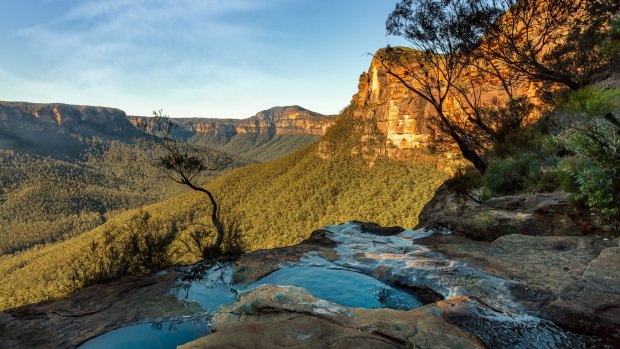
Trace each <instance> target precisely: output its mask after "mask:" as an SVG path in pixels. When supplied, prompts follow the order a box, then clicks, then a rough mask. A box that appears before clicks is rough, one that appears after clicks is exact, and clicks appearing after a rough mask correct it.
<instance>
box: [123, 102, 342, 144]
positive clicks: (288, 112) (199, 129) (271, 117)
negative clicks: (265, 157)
mask: <svg viewBox="0 0 620 349" xmlns="http://www.w3.org/2000/svg"><path fill="white" fill-rule="evenodd" d="M137 119H138V118H136V117H133V118H130V121H131V122H132V123H133V124H134V125H135V124H136V121H137ZM335 120H336V116H335V115H323V114H319V113H315V112H313V111H310V110H307V109H304V108H302V107H299V106H290V107H274V108H271V109H268V110H264V111H261V112H259V113H257V114H256V115H255V116H252V117H250V118H247V119H207V118H204V119H203V118H193V119H174V121H175V122H176V123H178V125H179V126H181V127H182V128H183V129H184V130H185V131H188V132H192V133H198V134H203V135H208V136H224V137H232V136H234V135H237V134H268V135H275V134H282V135H315V136H322V135H323V134H325V131H326V130H327V128H328V127H330V126H331V125H333V123H334V122H335Z"/></svg>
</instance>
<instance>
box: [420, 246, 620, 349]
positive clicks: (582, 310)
mask: <svg viewBox="0 0 620 349" xmlns="http://www.w3.org/2000/svg"><path fill="white" fill-rule="evenodd" d="M418 243H420V244H423V245H424V246H427V247H428V248H430V249H432V250H434V251H438V252H440V253H442V254H443V255H444V256H446V258H448V259H452V260H460V261H463V262H465V263H467V264H468V265H471V266H473V267H475V268H476V269H478V270H482V271H485V272H487V273H489V274H493V275H496V276H498V277H500V278H503V279H506V280H515V281H516V282H515V283H514V284H513V285H511V286H510V288H509V289H510V292H511V294H512V296H513V297H514V298H515V299H516V300H517V301H518V302H519V303H520V304H521V305H522V306H523V307H524V308H525V309H527V310H528V312H529V313H531V314H535V315H536V316H539V317H542V318H546V319H550V320H552V321H554V322H556V323H557V324H559V325H561V326H562V327H564V328H568V329H571V330H574V331H578V332H582V333H595V334H597V335H600V336H603V337H607V338H610V340H612V341H614V342H616V343H620V342H619V340H620V330H619V329H620V313H619V312H618V309H620V287H619V286H620V248H618V247H615V246H617V242H614V241H610V240H604V239H602V238H597V237H578V236H549V237H534V236H526V235H517V234H514V235H507V236H503V237H501V238H498V239H496V240H495V241H493V242H491V243H488V242H480V241H471V240H468V239H464V238H461V237H458V236H438V235H435V236H431V237H428V238H424V239H420V240H418Z"/></svg>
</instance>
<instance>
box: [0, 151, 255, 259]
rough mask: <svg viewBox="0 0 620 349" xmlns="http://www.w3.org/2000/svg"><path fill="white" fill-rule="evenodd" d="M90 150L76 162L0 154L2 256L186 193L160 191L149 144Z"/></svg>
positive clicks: (214, 154)
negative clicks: (119, 213) (123, 212)
mask: <svg viewBox="0 0 620 349" xmlns="http://www.w3.org/2000/svg"><path fill="white" fill-rule="evenodd" d="M89 149H90V150H89V152H88V153H86V154H85V155H84V159H82V160H75V161H68V160H58V159H54V158H51V157H43V156H38V155H34V154H23V153H18V152H12V151H0V226H1V227H2V230H1V231H0V255H1V254H6V253H11V252H15V251H17V250H20V249H24V248H28V247H31V246H32V245H34V244H39V243H49V242H54V241H58V240H62V239H66V238H70V237H72V236H76V235H78V234H80V233H83V232H85V231H88V230H90V229H93V228H95V227H96V226H98V225H100V224H102V223H103V222H105V221H106V220H108V219H109V218H110V217H111V216H113V215H114V214H116V213H117V212H119V211H124V210H126V209H129V208H136V207H140V206H142V205H145V204H150V203H153V202H157V201H161V200H163V199H165V198H169V197H171V196H174V195H178V194H180V193H181V192H183V190H184V188H183V187H180V186H171V185H162V183H167V182H166V181H167V179H165V178H161V175H160V173H159V172H158V171H157V169H156V168H154V167H153V166H151V162H152V159H153V157H154V156H155V151H154V150H153V147H152V145H151V144H149V143H147V142H146V141H140V142H137V143H134V144H127V143H123V142H120V141H112V142H105V141H101V140H94V141H91V144H90V147H89ZM206 153H208V154H209V155H210V156H211V157H213V158H215V159H216V161H222V162H225V163H227V164H230V166H229V167H228V168H234V167H239V166H241V165H243V164H245V162H244V161H243V160H240V159H232V160H230V157H228V156H226V155H225V154H223V153H220V152H217V151H208V152H206ZM223 172H225V171H220V172H218V173H211V174H210V177H205V178H201V181H202V183H204V182H205V181H207V180H209V179H210V178H213V177H215V176H217V175H219V174H221V173H223Z"/></svg>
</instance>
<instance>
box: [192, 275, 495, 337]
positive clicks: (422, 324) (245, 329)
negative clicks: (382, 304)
mask: <svg viewBox="0 0 620 349" xmlns="http://www.w3.org/2000/svg"><path fill="white" fill-rule="evenodd" d="M212 325H213V329H214V330H215V332H214V333H213V334H211V335H209V336H206V337H203V338H200V339H197V340H195V341H193V342H190V343H187V344H185V345H183V346H180V348H183V349H190V348H191V349H198V348H201V349H202V348H256V349H260V348H359V349H363V348H369V349H370V348H483V347H484V345H483V344H482V342H480V340H479V339H478V338H477V337H475V336H473V335H472V334H469V333H467V332H465V331H463V330H461V329H460V328H458V327H456V326H454V325H451V324H449V323H448V322H447V321H445V320H444V319H443V318H442V317H441V316H440V315H439V312H437V309H436V308H429V309H425V308H420V309H416V310H412V311H398V310H391V309H377V310H367V309H360V308H347V307H344V306H340V305H337V304H334V303H330V302H327V301H324V300H320V299H317V298H314V297H313V296H312V295H311V294H310V293H309V292H308V291H306V290H304V289H302V288H298V287H277V286H262V287H260V288H258V289H256V290H255V291H252V292H250V293H247V294H244V295H242V296H241V297H240V299H239V301H238V302H237V303H235V304H233V305H230V306H224V307H222V308H220V310H219V311H218V313H217V314H216V315H215V317H214V318H213V323H212ZM241 333H242V334H243V335H242V336H240V335H239V334H241Z"/></svg>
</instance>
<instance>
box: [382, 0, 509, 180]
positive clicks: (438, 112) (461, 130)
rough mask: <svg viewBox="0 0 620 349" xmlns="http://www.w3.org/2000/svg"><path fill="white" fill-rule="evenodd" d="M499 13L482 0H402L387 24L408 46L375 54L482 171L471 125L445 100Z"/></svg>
mask: <svg viewBox="0 0 620 349" xmlns="http://www.w3.org/2000/svg"><path fill="white" fill-rule="evenodd" d="M499 14H500V12H499V11H498V9H497V8H496V7H495V6H493V4H492V3H490V2H486V1H470V0H416V1H414V0H402V1H401V2H400V3H398V4H397V5H396V8H395V9H394V11H393V12H392V13H391V14H390V16H389V17H388V20H387V22H386V29H387V32H388V34H391V35H398V36H402V37H403V38H405V39H406V40H407V41H409V43H410V45H411V48H412V49H413V50H408V49H403V48H392V47H388V48H386V49H384V50H381V51H380V52H379V53H377V54H376V55H375V59H377V60H378V61H379V62H380V63H381V65H382V66H383V67H384V69H385V70H386V71H387V73H388V74H389V75H391V76H393V77H395V78H396V79H397V80H398V81H400V82H401V83H402V84H403V85H404V86H405V87H406V88H407V89H409V90H410V91H412V92H413V93H414V94H415V95H417V96H419V97H421V98H422V99H424V100H425V101H427V102H428V103H430V105H431V106H432V107H433V109H434V112H435V116H436V120H437V123H436V124H437V126H438V128H439V129H440V130H441V132H442V133H445V134H446V135H449V137H450V138H451V139H452V140H453V141H454V142H455V143H456V145H457V146H458V147H459V150H460V151H461V153H462V155H463V157H464V158H465V159H467V160H469V161H470V162H471V163H472V164H473V165H474V167H476V169H478V171H480V172H481V173H484V171H485V170H486V167H487V164H486V162H485V161H484V160H483V158H482V154H481V149H480V148H479V147H478V146H477V145H476V144H475V141H474V140H473V138H472V132H471V127H470V126H471V125H469V124H467V123H463V122H462V119H463V118H462V117H460V118H459V117H457V116H456V115H455V110H451V111H448V110H447V108H446V103H447V101H448V99H449V98H453V97H454V95H455V94H456V93H459V84H460V83H461V81H462V77H463V76H464V75H465V74H466V73H467V71H468V69H469V68H470V67H471V61H472V59H473V57H474V55H473V52H474V49H475V45H476V44H477V43H478V41H479V39H480V38H481V37H482V35H483V34H484V31H485V29H486V28H488V27H489V26H490V25H491V23H492V22H493V21H494V20H495V18H497V17H498V16H499ZM461 92H462V93H464V92H465V91H464V90H461ZM462 110H463V111H465V110H467V109H465V108H462ZM459 119H460V120H459ZM465 119H467V118H466V117H465Z"/></svg>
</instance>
